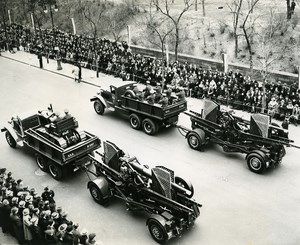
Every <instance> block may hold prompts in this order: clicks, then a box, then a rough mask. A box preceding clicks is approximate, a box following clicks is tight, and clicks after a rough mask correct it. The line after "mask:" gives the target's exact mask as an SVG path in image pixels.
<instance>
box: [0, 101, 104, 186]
mask: <svg viewBox="0 0 300 245" xmlns="http://www.w3.org/2000/svg"><path fill="white" fill-rule="evenodd" d="M58 116H59V115H58V114H56V113H54V112H53V109H52V105H50V107H49V108H48V110H45V111H39V112H38V113H36V114H33V115H31V116H27V117H24V118H21V117H19V116H17V117H12V119H11V121H9V122H8V124H7V125H6V126H5V127H4V128H2V129H1V131H2V132H5V138H6V140H7V143H8V144H9V145H10V146H11V147H12V148H16V146H17V145H19V146H24V145H26V146H28V147H29V148H31V149H33V150H34V152H35V158H36V162H37V165H38V166H39V168H40V169H41V170H43V171H45V172H46V171H49V172H50V174H51V176H52V177H53V178H54V179H57V180H60V179H62V178H63V176H64V175H65V174H66V172H67V170H73V171H76V170H78V169H79V168H80V166H81V165H82V164H83V165H85V164H89V163H90V162H91V160H90V158H89V154H91V153H92V152H93V151H94V150H96V149H97V148H99V147H100V144H101V141H100V139H99V138H98V137H97V136H95V135H93V134H91V133H88V132H86V131H78V129H77V128H78V122H77V121H76V119H75V118H74V117H72V116H70V115H69V114H68V115H67V116H65V117H63V118H59V117H58ZM52 119H54V120H52Z"/></svg>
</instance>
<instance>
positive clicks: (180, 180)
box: [174, 176, 194, 198]
mask: <svg viewBox="0 0 300 245" xmlns="http://www.w3.org/2000/svg"><path fill="white" fill-rule="evenodd" d="M174 181H175V183H176V184H178V185H180V186H182V187H183V188H185V189H187V190H189V191H190V192H191V194H189V195H187V194H185V196H186V197H188V198H191V197H193V195H194V187H193V185H192V183H190V182H189V181H186V180H184V179H183V178H181V177H178V176H175V180H174Z"/></svg>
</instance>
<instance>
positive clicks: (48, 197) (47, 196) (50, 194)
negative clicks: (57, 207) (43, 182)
mask: <svg viewBox="0 0 300 245" xmlns="http://www.w3.org/2000/svg"><path fill="white" fill-rule="evenodd" d="M54 195H55V194H54V191H53V190H50V189H49V187H48V186H46V187H45V188H44V192H43V193H42V199H43V201H49V203H55V201H54V199H53V198H54Z"/></svg>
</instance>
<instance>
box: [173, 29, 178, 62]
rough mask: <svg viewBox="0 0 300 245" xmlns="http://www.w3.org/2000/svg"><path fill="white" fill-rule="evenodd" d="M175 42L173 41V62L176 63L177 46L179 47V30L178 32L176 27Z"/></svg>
mask: <svg viewBox="0 0 300 245" xmlns="http://www.w3.org/2000/svg"><path fill="white" fill-rule="evenodd" d="M175 37H176V40H175V50H174V53H175V61H177V59H178V45H179V30H178V26H177V27H176V34H175Z"/></svg>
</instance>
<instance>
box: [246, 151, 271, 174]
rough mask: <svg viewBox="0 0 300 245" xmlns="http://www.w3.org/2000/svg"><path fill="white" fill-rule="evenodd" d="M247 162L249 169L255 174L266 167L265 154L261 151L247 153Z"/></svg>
mask: <svg viewBox="0 0 300 245" xmlns="http://www.w3.org/2000/svg"><path fill="white" fill-rule="evenodd" d="M246 159H247V164H248V167H249V169H250V170H251V171H252V172H254V173H257V174H260V173H262V172H263V171H265V169H266V166H267V165H266V155H265V153H263V152H262V151H259V150H257V151H254V152H251V153H249V154H248V155H247V157H246Z"/></svg>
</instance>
